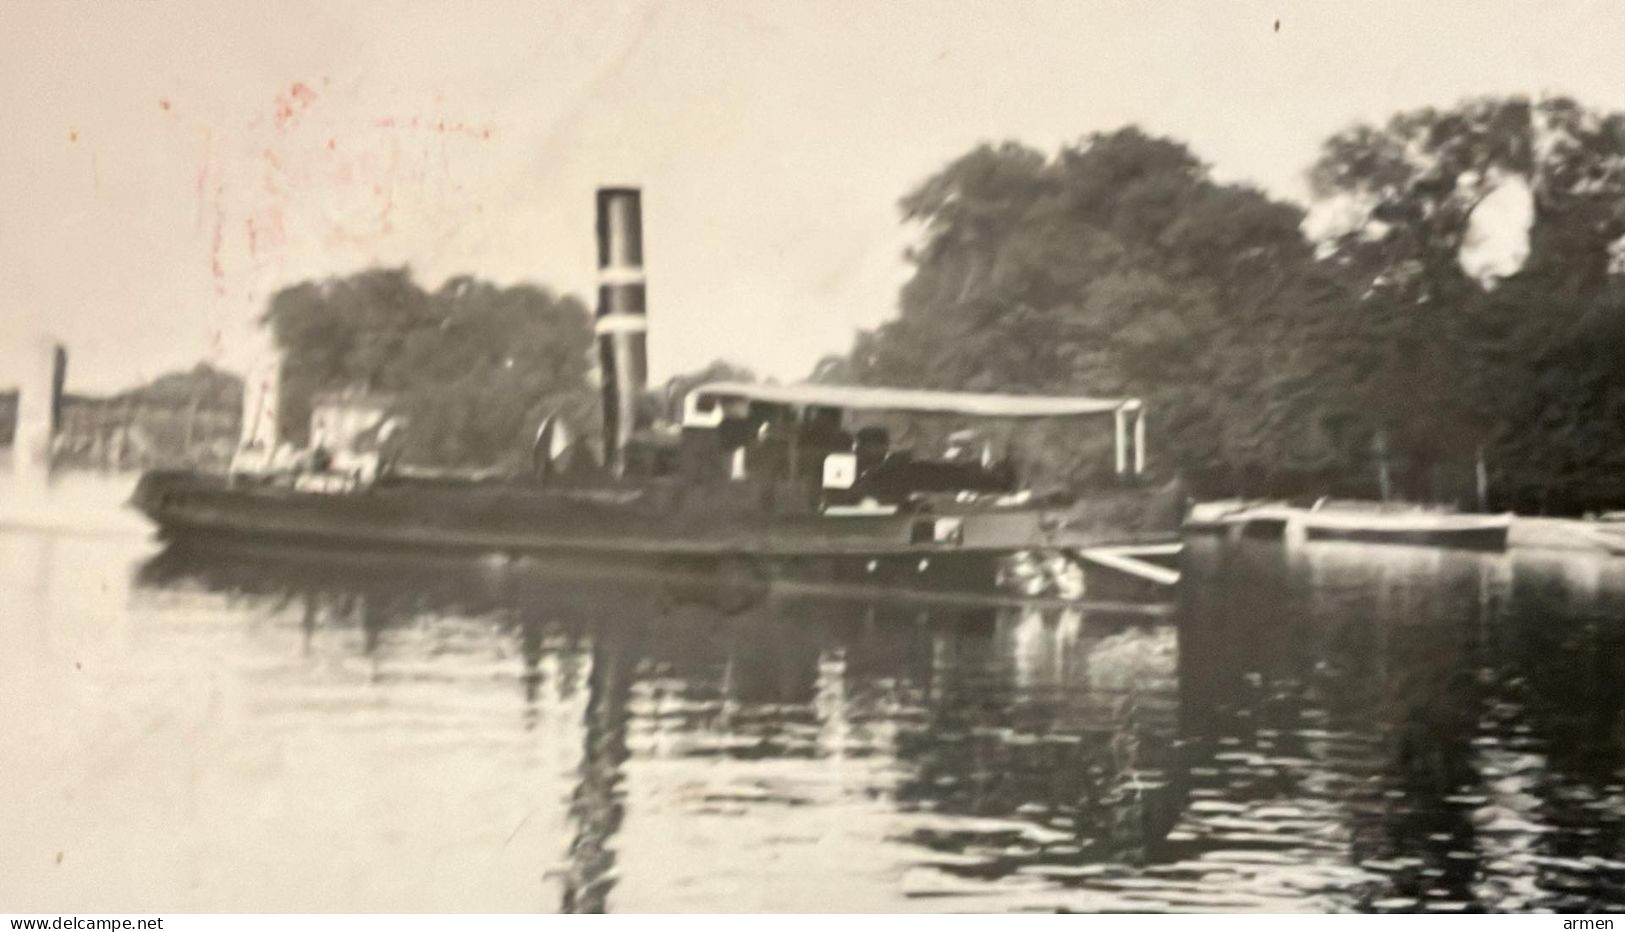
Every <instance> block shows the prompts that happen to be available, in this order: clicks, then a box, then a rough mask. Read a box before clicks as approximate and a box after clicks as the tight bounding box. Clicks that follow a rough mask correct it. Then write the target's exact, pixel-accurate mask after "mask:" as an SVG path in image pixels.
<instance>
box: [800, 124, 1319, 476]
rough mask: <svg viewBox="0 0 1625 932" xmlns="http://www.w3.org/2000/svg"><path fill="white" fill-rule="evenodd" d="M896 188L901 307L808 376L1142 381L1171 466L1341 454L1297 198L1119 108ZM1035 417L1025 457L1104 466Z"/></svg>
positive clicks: (1290, 465) (1204, 467) (1126, 389)
mask: <svg viewBox="0 0 1625 932" xmlns="http://www.w3.org/2000/svg"><path fill="white" fill-rule="evenodd" d="M901 208H902V212H903V216H904V218H905V219H906V220H909V221H912V222H915V223H918V224H920V225H921V227H922V237H921V244H920V246H919V247H918V248H917V249H915V250H914V251H913V252H912V253H911V254H910V257H909V258H910V261H911V262H912V263H913V265H914V267H915V270H914V275H913V276H912V278H911V279H910V280H909V282H908V283H907V284H906V285H905V286H904V288H903V291H902V294H901V299H900V312H899V315H898V316H897V318H896V319H894V320H892V321H889V322H887V323H885V324H883V325H881V326H880V327H879V328H877V329H875V330H874V331H871V332H868V333H863V334H860V335H859V336H858V338H857V340H856V341H855V343H854V346H853V348H852V351H851V353H849V354H848V357H847V359H846V360H845V361H844V362H840V363H837V362H836V361H833V360H826V361H825V362H824V363H823V364H821V366H820V375H821V377H823V378H825V379H828V380H836V379H840V380H847V381H853V382H858V383H869V384H894V385H902V386H909V387H930V388H949V389H963V390H981V391H1010V392H1023V393H1037V392H1044V393H1076V394H1089V395H1103V396H1117V395H1134V396H1138V397H1142V398H1145V399H1146V400H1147V402H1148V404H1149V411H1150V412H1151V415H1150V416H1151V418H1152V419H1153V420H1152V423H1153V424H1154V425H1155V432H1154V436H1155V437H1156V438H1158V447H1159V448H1160V449H1163V450H1167V451H1168V453H1167V454H1165V456H1166V457H1168V458H1171V459H1172V460H1173V462H1172V464H1171V466H1172V467H1173V468H1177V469H1179V470H1181V471H1183V472H1185V473H1186V474H1187V477H1190V478H1195V479H1196V480H1197V482H1198V485H1199V486H1205V487H1206V490H1207V491H1211V492H1216V491H1221V490H1222V491H1225V492H1229V491H1234V490H1236V489H1237V488H1238V487H1245V486H1247V485H1249V484H1250V483H1251V484H1257V485H1265V484H1268V485H1274V486H1284V485H1289V484H1290V483H1291V481H1292V480H1291V476H1295V475H1296V476H1301V475H1305V474H1315V473H1318V472H1322V471H1325V470H1327V469H1329V468H1332V467H1334V466H1335V465H1336V463H1337V461H1338V458H1339V456H1340V455H1342V454H1341V452H1340V451H1339V450H1338V449H1337V445H1336V443H1335V439H1336V438H1335V437H1334V436H1333V432H1332V430H1331V429H1330V426H1329V425H1332V424H1334V423H1335V422H1336V421H1337V418H1336V416H1335V415H1336V414H1337V413H1338V412H1337V410H1336V409H1337V405H1338V400H1339V398H1338V394H1337V392H1336V391H1335V386H1334V385H1332V384H1329V383H1328V382H1327V380H1326V378H1325V374H1326V372H1328V371H1331V370H1330V368H1329V367H1328V366H1326V365H1324V364H1323V360H1322V359H1321V346H1322V344H1323V341H1320V340H1317V339H1316V336H1317V328H1320V327H1322V326H1323V321H1324V319H1325V318H1327V317H1328V316H1331V312H1330V310H1329V308H1333V307H1336V306H1338V304H1339V302H1341V301H1343V300H1345V296H1344V294H1343V291H1342V287H1343V286H1342V284H1341V282H1340V280H1338V279H1337V278H1335V277H1334V276H1331V275H1328V274H1326V273H1325V272H1324V270H1322V269H1320V268H1319V267H1318V266H1317V264H1316V262H1315V257H1314V254H1313V250H1312V248H1311V246H1310V244H1309V243H1308V242H1307V241H1306V240H1305V238H1304V236H1303V235H1302V233H1301V232H1300V230H1299V226H1300V224H1301V221H1302V217H1303V215H1302V212H1301V211H1300V210H1299V209H1298V208H1296V207H1294V206H1292V205H1289V204H1284V203H1281V202H1278V201H1274V200H1271V199H1270V198H1268V197H1266V196H1265V195H1263V194H1262V193H1260V192H1258V191H1256V190H1254V189H1251V188H1247V187H1243V186H1237V185H1221V184H1218V183H1216V182H1214V181H1213V180H1212V179H1211V178H1210V177H1209V175H1208V172H1207V169H1206V167H1205V166H1203V165H1202V164H1201V162H1200V161H1199V160H1198V159H1197V158H1196V157H1195V156H1194V155H1193V154H1192V153H1191V152H1190V151H1189V150H1188V149H1186V148H1185V147H1184V146H1183V145H1181V144H1180V143H1177V142H1175V141H1173V140H1169V139H1162V138H1157V137H1152V136H1149V135H1146V134H1145V133H1143V132H1141V131H1139V130H1138V129H1135V128H1132V127H1130V128H1126V129H1122V130H1119V131H1117V132H1114V133H1109V134H1100V135H1095V136H1092V137H1090V138H1088V139H1087V140H1085V141H1083V142H1082V143H1080V144H1078V145H1074V146H1068V147H1065V148H1063V149H1062V150H1061V151H1060V152H1059V153H1057V154H1056V155H1055V156H1053V157H1046V156H1044V155H1043V154H1042V153H1039V152H1037V151H1035V150H1032V149H1029V148H1026V147H1024V146H1020V145H1017V144H1014V143H1006V144H1004V145H1001V146H982V147H979V148H977V149H975V150H973V151H972V152H970V153H968V154H966V155H964V156H962V157H960V158H958V159H956V160H954V161H953V162H951V163H950V164H949V165H948V166H947V167H945V168H944V169H943V170H942V171H940V172H938V173H937V174H936V175H934V176H932V177H931V178H929V179H927V180H926V181H925V182H924V183H923V184H921V185H920V186H919V187H917V188H916V189H915V190H914V191H913V192H911V193H910V194H909V195H908V196H906V197H905V198H904V199H903V200H902V202H901ZM1039 433H1040V434H1041V436H1038V437H1036V438H1035V439H1034V441H1033V442H1032V443H1030V444H1026V448H1027V452H1028V454H1029V455H1031V456H1036V457H1037V458H1038V459H1039V460H1041V461H1042V462H1041V463H1039V464H1038V465H1039V466H1040V472H1042V473H1046V474H1048V475H1051V476H1062V475H1064V476H1067V477H1070V478H1074V479H1075V478H1079V477H1083V476H1086V475H1088V474H1091V473H1099V472H1101V471H1104V470H1109V469H1110V462H1109V457H1108V456H1106V455H1104V453H1103V447H1102V445H1101V443H1099V442H1098V441H1099V439H1100V435H1102V434H1104V433H1105V432H1104V431H1095V432H1080V431H1077V430H1076V429H1065V430H1055V429H1046V430H1041V431H1039ZM1089 434H1093V435H1094V438H1095V439H1094V440H1088V439H1082V438H1083V437H1085V436H1088V435H1089ZM1153 462H1154V464H1155V463H1167V462H1168V459H1156V460H1154V461H1153Z"/></svg>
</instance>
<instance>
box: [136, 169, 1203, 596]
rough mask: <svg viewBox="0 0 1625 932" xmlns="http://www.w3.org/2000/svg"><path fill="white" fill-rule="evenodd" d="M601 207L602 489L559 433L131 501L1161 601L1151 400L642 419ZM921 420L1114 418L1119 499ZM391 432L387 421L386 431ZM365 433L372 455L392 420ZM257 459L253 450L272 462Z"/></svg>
mask: <svg viewBox="0 0 1625 932" xmlns="http://www.w3.org/2000/svg"><path fill="white" fill-rule="evenodd" d="M597 206H598V264H599V271H600V287H599V297H598V309H597V314H596V321H595V330H596V332H597V341H598V357H599V373H600V375H601V378H602V388H603V412H604V431H603V435H604V447H603V455H602V466H601V468H600V469H599V470H598V471H597V476H596V478H595V479H593V480H591V481H582V480H580V479H575V480H573V481H567V479H566V477H565V476H564V475H562V474H561V472H560V471H559V470H558V469H555V459H556V456H557V454H559V453H560V452H561V451H560V450H559V444H558V443H557V442H556V436H555V431H556V430H562V425H555V424H552V423H548V424H544V425H543V428H542V431H541V432H540V433H539V434H538V437H537V463H536V466H537V468H536V469H535V471H534V472H533V474H532V475H529V476H488V477H473V476H462V477H453V478H447V477H426V476H412V475H409V474H403V473H402V472H401V471H391V470H388V469H387V468H385V467H384V466H382V465H381V461H380V458H379V456H378V454H377V453H376V451H374V452H372V453H370V454H358V453H355V452H354V451H350V450H346V449H343V446H344V444H343V443H339V444H337V446H338V447H339V449H337V450H335V449H323V450H322V451H321V453H322V455H321V457H320V458H319V459H317V460H315V461H313V460H312V458H311V457H308V456H307V457H304V458H301V459H299V462H300V464H301V465H299V466H296V467H289V466H287V465H285V464H279V463H276V462H274V461H275V460H277V459H278V458H277V457H274V456H270V455H269V454H268V453H266V454H265V455H261V456H259V457H258V460H259V461H258V462H251V460H253V459H254V458H253V457H244V458H242V459H240V460H239V462H238V463H237V464H236V465H234V467H233V469H232V470H231V471H230V472H229V473H228V474H222V475H210V474H203V473H198V472H189V471H158V472H151V473H148V474H146V475H144V476H143V477H142V479H141V481H140V483H139V484H138V486H137V489H136V493H135V496H134V499H133V504H134V505H135V506H136V507H137V508H139V509H140V510H141V511H142V512H144V513H145V514H146V515H147V516H148V517H150V518H151V519H152V520H153V521H154V522H155V523H156V524H157V525H158V527H159V529H160V533H161V534H162V535H163V536H164V537H166V538H170V539H179V538H189V539H197V538H199V537H209V538H216V539H233V538H235V539H250V540H253V541H255V542H259V543H264V542H285V543H290V544H295V545H298V546H304V547H342V548H391V549H394V548H411V549H420V550H434V551H442V552H444V551H459V552H467V553H476V554H491V553H495V554H504V555H510V556H517V555H522V554H542V553H549V552H551V553H575V554H586V555H594V556H602V557H605V558H610V559H630V558H634V557H638V558H655V559H682V560H690V561H693V560H698V561H710V562H713V563H718V562H720V563H721V564H723V565H729V566H738V565H744V566H747V567H750V568H751V571H752V572H753V573H763V572H768V571H771V573H772V574H773V575H778V574H779V573H780V571H781V570H783V569H786V568H791V567H793V568H796V570H797V572H798V574H802V573H804V572H805V571H806V570H807V569H809V568H811V569H812V570H813V571H814V574H815V576H816V577H818V578H822V579H829V580H833V581H845V582H868V583H881V584H886V585H897V584H907V585H910V586H911V587H912V586H924V587H926V588H930V589H944V588H946V589H955V590H966V589H969V590H972V591H989V590H994V589H996V588H997V585H998V581H999V580H1000V579H1001V577H1005V576H1008V567H1009V564H1010V562H1011V561H1010V558H1012V557H1015V556H1018V555H1024V556H1027V557H1029V560H1028V563H1029V564H1031V563H1032V562H1033V561H1032V560H1031V559H1030V558H1031V557H1032V556H1033V555H1035V554H1037V555H1055V554H1059V555H1062V556H1064V557H1065V558H1066V559H1067V560H1068V561H1070V562H1072V563H1074V564H1078V565H1082V566H1084V567H1091V566H1092V567H1094V568H1096V569H1106V570H1109V571H1110V572H1111V573H1113V574H1117V575H1122V574H1127V575H1129V576H1131V577H1133V576H1136V575H1137V576H1138V578H1139V579H1141V580H1142V581H1146V582H1147V583H1148V584H1149V585H1151V586H1154V587H1156V586H1163V587H1165V586H1167V585H1169V584H1171V582H1172V581H1175V580H1177V577H1178V574H1177V572H1175V571H1174V570H1172V569H1171V568H1168V567H1166V566H1163V565H1159V564H1160V563H1163V562H1166V561H1167V559H1169V558H1170V557H1171V556H1172V555H1173V554H1176V553H1177V549H1178V548H1177V547H1176V546H1173V542H1176V541H1177V540H1178V537H1177V528H1178V526H1179V520H1180V518H1181V512H1182V507H1183V503H1182V502H1181V501H1179V500H1178V497H1177V494H1176V492H1175V490H1174V489H1173V488H1172V487H1168V488H1163V489H1154V488H1151V487H1149V486H1147V485H1146V484H1145V482H1144V473H1145V467H1146V436H1145V412H1146V406H1145V404H1144V402H1142V401H1141V400H1140V399H1136V398H1107V399H1103V398H1078V397H1042V396H1027V395H1007V394H987V393H967V392H946V391H921V390H913V389H889V388H875V387H856V386H840V385H824V384H792V385H776V384H751V383H739V382H714V383H710V384H704V385H701V386H699V387H697V388H694V389H692V390H691V391H690V392H689V393H688V395H687V396H686V399H685V401H684V404H683V408H682V413H681V418H680V423H678V424H670V425H663V424H649V423H640V422H639V407H638V405H637V401H638V399H639V397H640V396H641V395H642V394H643V393H644V389H645V383H646V379H647V364H646V356H645V338H646V334H647V316H646V310H645V287H644V277H643V271H642V264H643V263H642V258H643V243H642V220H641V204H640V192H639V191H638V190H637V189H635V188H608V189H602V190H600V191H599V192H598V201H597ZM925 415H930V416H939V418H946V419H948V420H951V421H954V422H956V423H972V422H978V421H985V420H989V419H991V420H995V421H1028V420H1033V419H1042V418H1067V419H1073V420H1084V419H1093V420H1095V421H1097V422H1098V421H1102V420H1105V419H1106V418H1108V417H1109V418H1110V419H1111V421H1112V422H1113V424H1114V427H1115V432H1114V433H1115V445H1114V452H1115V473H1114V481H1113V482H1112V483H1111V484H1110V485H1109V486H1108V487H1105V488H1100V489H1096V490H1092V491H1091V492H1089V493H1088V494H1065V493H1063V494H1047V495H1035V494H1034V492H1033V490H1032V489H1029V488H1025V487H1023V483H1022V481H1021V479H1020V477H1019V476H1018V475H1017V470H1016V469H1015V468H1014V467H1013V466H1012V464H1011V463H1010V462H1009V460H1008V459H1004V460H1000V459H996V458H995V457H994V456H993V451H992V448H991V444H982V445H980V450H979V451H977V450H976V449H975V448H976V446H977V445H976V444H974V443H973V442H972V439H973V438H972V437H971V435H969V434H968V433H965V432H963V431H961V432H956V433H955V434H954V435H951V436H950V437H949V444H948V446H949V447H951V448H952V449H949V450H948V452H947V453H946V454H945V455H943V456H941V457H936V458H922V457H917V456H916V455H915V454H914V451H912V450H909V449H897V448H894V446H893V444H892V443H891V440H890V435H889V433H888V430H887V429H886V427H885V426H884V423H885V421H886V419H887V418H889V417H890V418H895V417H898V416H901V417H905V418H906V417H919V416H925ZM384 419H385V411H384V410H383V408H382V407H381V408H380V409H379V411H378V413H377V417H376V418H375V419H374V420H375V421H377V420H384ZM272 420H273V421H274V418H272ZM245 424H246V422H245ZM361 426H362V428H363V430H362V431H361V432H362V433H367V434H368V435H369V436H370V437H371V438H372V439H373V440H374V441H376V440H377V439H378V437H379V436H380V435H381V434H384V433H388V432H390V431H393V430H395V429H397V428H398V427H399V424H398V423H396V422H393V421H387V420H386V421H385V422H384V423H383V424H382V426H380V424H379V423H369V424H363V425H361ZM408 429H409V428H408ZM251 432H252V431H251ZM253 444H254V446H255V448H256V449H257V450H259V451H261V452H262V453H264V452H265V451H268V450H270V449H273V448H275V446H276V445H275V442H274V440H273V441H272V442H271V443H269V444H266V443H264V442H263V441H262V440H258V439H256V440H255V441H253ZM247 446H248V441H247V440H246V438H245V448H246V447H247ZM978 452H979V455H978ZM385 462H387V458H386V461H385ZM1038 562H1039V563H1042V562H1043V561H1042V560H1039V561H1038ZM1137 567H1138V568H1139V569H1140V570H1141V571H1142V572H1139V573H1138V574H1137V573H1136V568H1137ZM1001 568H1002V569H1003V570H1004V571H1005V572H1002V573H1001Z"/></svg>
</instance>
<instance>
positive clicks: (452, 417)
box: [266, 269, 598, 467]
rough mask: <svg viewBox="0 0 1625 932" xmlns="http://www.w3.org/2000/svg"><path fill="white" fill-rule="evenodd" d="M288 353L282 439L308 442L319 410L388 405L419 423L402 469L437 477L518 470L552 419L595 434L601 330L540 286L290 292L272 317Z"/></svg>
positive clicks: (465, 283)
mask: <svg viewBox="0 0 1625 932" xmlns="http://www.w3.org/2000/svg"><path fill="white" fill-rule="evenodd" d="M266 321H267V322H268V323H269V324H270V326H271V329H272V332H273V334H274V336H275V338H276V341H277V345H278V346H279V347H280V348H281V349H282V351H283V359H284V364H283V376H282V408H281V417H282V424H281V427H282V431H283V434H284V436H286V437H288V438H290V439H292V440H294V441H295V442H303V440H304V439H305V438H306V435H307V434H308V432H309V423H310V409H311V401H312V398H313V397H314V396H315V395H316V394H318V393H320V392H323V391H332V390H360V391H365V392H369V393H375V394H380V395H385V396H389V397H391V398H393V399H394V404H395V408H396V409H397V410H398V411H399V412H400V413H402V414H404V415H405V416H406V418H407V420H408V423H409V425H410V426H409V429H408V431H407V434H406V442H405V448H404V450H403V458H404V460H405V461H406V462H408V463H413V464H418V465H430V466H464V467H467V466H507V467H511V466H515V465H518V464H521V463H523V462H525V461H526V460H527V458H528V457H529V455H530V447H531V444H532V442H533V441H534V437H535V433H536V430H537V427H538V425H539V424H540V423H541V421H542V419H543V418H545V417H546V416H547V415H548V414H550V413H553V412H555V411H556V412H560V413H562V414H563V416H564V417H565V418H566V419H567V420H568V421H569V422H570V423H571V424H572V425H573V426H575V427H576V428H577V435H578V436H579V435H582V434H584V433H585V434H590V433H593V432H595V431H596V427H595V425H596V423H597V405H598V400H597V395H596V393H595V392H594V391H593V390H592V388H591V387H590V385H589V383H588V365H589V363H588V360H589V349H590V347H591V345H592V325H591V322H590V319H589V316H588V312H587V309H586V307H585V306H584V305H582V304H581V302H580V301H578V300H576V299H574V298H570V297H562V298H561V297H558V296H555V295H553V294H552V293H551V292H549V291H547V290H545V289H542V288H537V287H534V286H530V285H516V286H513V287H509V288H501V287H498V286H495V285H491V284H488V283H485V282H480V281H476V280H474V279H472V278H466V277H465V278H455V279H452V280H450V281H448V282H446V283H445V285H443V286H442V287H441V288H440V289H439V290H437V291H434V292H426V291H424V290H423V289H422V288H421V287H419V286H418V285H417V283H415V282H414V281H413V280H412V277H411V274H410V273H409V272H408V271H407V270H405V269H384V270H372V271H367V272H362V273H359V274H356V275H352V276H350V277H348V278H344V279H336V280H328V281H324V282H305V283H302V284H298V285H294V286H292V287H289V288H285V289H283V290H282V291H280V292H278V293H277V294H276V295H275V296H274V297H273V298H272V300H271V305H270V309H269V310H268V311H267V313H266Z"/></svg>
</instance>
